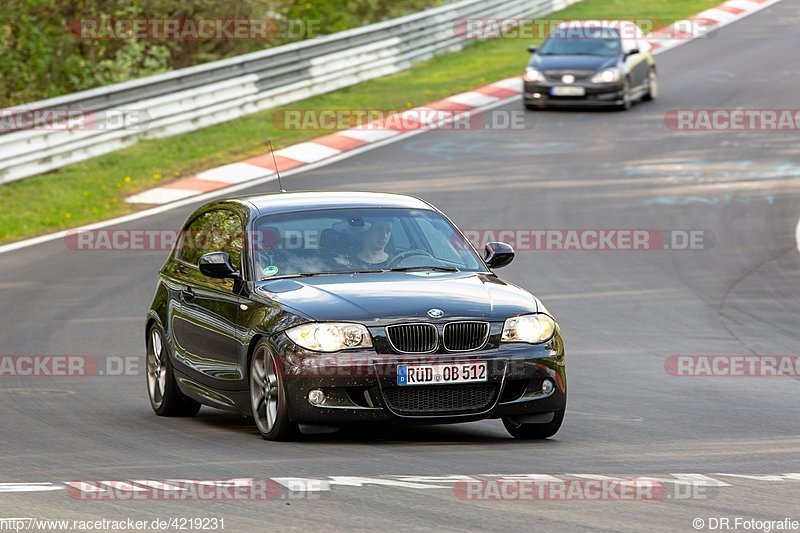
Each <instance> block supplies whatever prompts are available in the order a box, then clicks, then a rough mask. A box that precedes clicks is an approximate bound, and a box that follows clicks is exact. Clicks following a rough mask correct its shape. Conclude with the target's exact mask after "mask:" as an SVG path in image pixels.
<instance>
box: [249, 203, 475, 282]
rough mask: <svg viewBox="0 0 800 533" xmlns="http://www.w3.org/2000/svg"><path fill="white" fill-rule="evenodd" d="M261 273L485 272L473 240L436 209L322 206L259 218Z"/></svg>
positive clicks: (255, 244)
mask: <svg viewBox="0 0 800 533" xmlns="http://www.w3.org/2000/svg"><path fill="white" fill-rule="evenodd" d="M254 230H255V231H253V233H252V235H251V246H250V249H251V250H252V251H253V252H252V256H253V262H254V267H255V273H256V279H257V280H266V279H274V278H276V277H285V276H300V275H324V274H338V273H353V272H384V271H392V270H397V271H414V270H419V271H424V270H440V271H452V272H457V271H468V272H486V268H485V266H484V265H483V262H482V261H481V260H480V259H479V258H478V256H477V254H476V253H475V251H474V249H473V248H472V246H471V245H470V244H469V243H468V242H467V241H466V240H465V239H464V237H463V236H462V235H461V233H459V232H458V231H457V230H456V229H455V228H454V227H453V225H452V224H450V223H449V222H448V221H447V219H445V218H444V217H442V216H441V215H440V214H439V213H437V212H435V211H427V210H416V209H402V208H344V209H322V210H316V211H301V212H295V213H282V214H277V215H265V216H262V217H259V218H258V219H256V221H255V223H254Z"/></svg>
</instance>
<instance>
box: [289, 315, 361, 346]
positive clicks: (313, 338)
mask: <svg viewBox="0 0 800 533" xmlns="http://www.w3.org/2000/svg"><path fill="white" fill-rule="evenodd" d="M286 335H288V337H289V338H290V339H291V340H292V342H294V343H295V344H297V345H298V346H301V347H303V348H305V349H306V350H312V351H315V352H338V351H340V350H351V349H353V348H372V337H370V335H369V331H368V330H367V328H366V327H364V326H363V325H361V324H348V323H338V322H310V323H308V324H301V325H300V326H295V327H293V328H290V329H287V330H286Z"/></svg>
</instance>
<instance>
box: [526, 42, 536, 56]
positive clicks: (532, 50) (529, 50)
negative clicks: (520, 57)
mask: <svg viewBox="0 0 800 533" xmlns="http://www.w3.org/2000/svg"><path fill="white" fill-rule="evenodd" d="M536 50H537V48H536V45H535V44H532V45H530V46H529V47H528V52H530V53H532V54H535V53H536Z"/></svg>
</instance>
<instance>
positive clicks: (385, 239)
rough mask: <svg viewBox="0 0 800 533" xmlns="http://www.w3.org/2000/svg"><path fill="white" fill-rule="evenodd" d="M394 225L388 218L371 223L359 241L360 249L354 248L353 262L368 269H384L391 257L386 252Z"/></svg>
mask: <svg viewBox="0 0 800 533" xmlns="http://www.w3.org/2000/svg"><path fill="white" fill-rule="evenodd" d="M393 225H394V223H393V221H392V219H390V218H381V219H375V220H373V221H372V224H371V225H370V227H369V229H367V230H366V231H365V232H364V234H363V237H362V240H361V247H360V248H356V249H357V250H358V251H357V252H356V254H355V261H356V262H357V263H362V264H363V265H366V266H369V267H378V268H382V267H385V266H386V265H387V264H388V262H389V259H391V255H390V254H389V253H388V252H386V246H387V245H388V244H389V239H391V238H392V227H393Z"/></svg>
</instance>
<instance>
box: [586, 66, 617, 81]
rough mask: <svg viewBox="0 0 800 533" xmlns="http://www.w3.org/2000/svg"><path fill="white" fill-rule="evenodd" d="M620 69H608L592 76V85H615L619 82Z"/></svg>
mask: <svg viewBox="0 0 800 533" xmlns="http://www.w3.org/2000/svg"><path fill="white" fill-rule="evenodd" d="M619 77H620V74H619V69H616V68H607V69H605V70H601V71H600V72H598V73H597V74H595V75H594V76H592V83H614V82H615V81H619Z"/></svg>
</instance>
